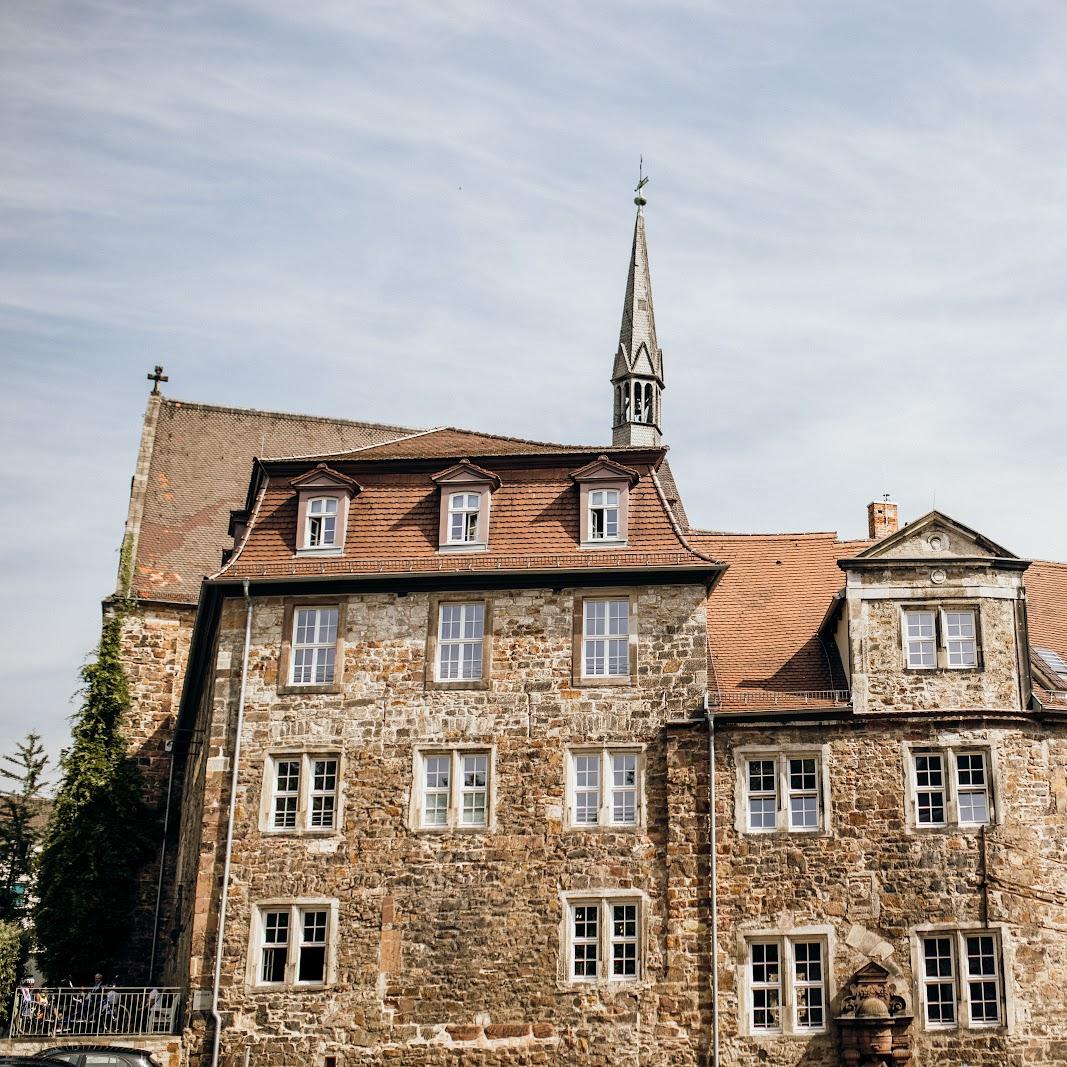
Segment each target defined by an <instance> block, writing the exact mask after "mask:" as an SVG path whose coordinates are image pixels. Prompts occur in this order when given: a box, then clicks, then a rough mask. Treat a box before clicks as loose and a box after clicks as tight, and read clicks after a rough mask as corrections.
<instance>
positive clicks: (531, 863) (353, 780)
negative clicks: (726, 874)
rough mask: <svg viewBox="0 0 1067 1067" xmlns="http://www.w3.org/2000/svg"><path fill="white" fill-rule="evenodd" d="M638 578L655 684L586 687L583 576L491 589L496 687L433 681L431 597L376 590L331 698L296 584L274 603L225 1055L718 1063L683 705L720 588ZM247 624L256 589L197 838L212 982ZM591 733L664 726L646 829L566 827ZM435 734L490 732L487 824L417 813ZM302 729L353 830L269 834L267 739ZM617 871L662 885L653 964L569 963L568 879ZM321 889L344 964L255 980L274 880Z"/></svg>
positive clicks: (641, 628)
mask: <svg viewBox="0 0 1067 1067" xmlns="http://www.w3.org/2000/svg"><path fill="white" fill-rule="evenodd" d="M636 593H637V629H638V634H639V639H638V645H639V651H638V674H637V679H636V684H634V685H624V686H590V687H587V686H582V687H575V686H574V685H573V684H572V674H571V659H572V613H573V603H574V591H573V590H560V591H549V590H544V589H538V590H528V591H524V590H518V591H515V590H512V591H507V592H496V593H485V594H479V593H476V592H475V593H471V594H470V595H471V598H472V599H474V598H479V597H481V596H485V597H487V598H489V599H491V601H492V604H493V631H494V636H493V641H494V645H493V664H492V684H491V686H490V687H489V688H488V689H485V690H462V691H450V690H435V689H427V687H426V685H425V684H424V675H425V654H426V636H427V627H428V622H429V621H430V611H431V609H430V599H429V597H428V596H427V595H425V594H414V593H413V594H411V595H407V596H397V595H394V594H372V595H371V594H367V595H357V596H351V597H349V598H347V632H346V635H345V653H344V682H343V686H342V692H340V693H338V694H319V695H306V694H295V695H290V694H285V695H283V694H279V692H278V689H277V685H276V679H277V674H278V668H279V663H278V659H279V649H280V646H281V638H282V627H283V619H284V610H285V609H284V605H283V602H282V601H281V600H279V599H267V600H256V601H255V607H254V616H253V630H252V650H251V655H250V664H249V677H248V693H247V703H246V709H245V728H244V732H243V746H244V747H243V751H242V756H241V761H240V773H239V778H238V808H237V818H236V822H235V837H234V848H233V867H232V878H231V895H230V904H229V909H228V918H227V933H226V949H225V961H224V968H223V973H224V979H223V990H222V1006H223V1010H224V1012H225V1014H226V1027H225V1029H224V1032H223V1051H224V1056H223V1061H224V1062H226V1063H236V1062H241V1057H242V1056H243V1054H244V1049H245V1047H246V1045H251V1052H250V1062H251V1064H253V1065H254V1067H267V1065H271V1067H280V1065H282V1064H289V1065H293V1064H297V1063H299V1064H300V1065H301V1067H305V1065H306V1067H320V1065H321V1064H323V1063H324V1057H325V1056H326V1055H336V1056H337V1057H338V1060H337V1063H338V1064H353V1063H365V1062H367V1063H379V1062H390V1063H396V1064H434V1063H442V1064H444V1063H448V1064H455V1063H470V1064H490V1063H492V1064H512V1063H514V1064H519V1063H522V1064H527V1063H529V1064H535V1063H546V1064H547V1063H582V1064H591V1065H592V1064H597V1065H605V1064H612V1065H613V1067H614V1065H616V1064H631V1063H633V1064H636V1063H638V1062H640V1063H642V1064H652V1063H662V1064H668V1063H669V1064H696V1063H699V1062H702V1060H701V1056H702V1055H703V1051H702V1050H703V1049H704V1048H705V1047H706V1037H707V1034H706V1027H703V1026H702V1025H701V1013H700V1006H699V1004H698V998H699V993H698V989H699V982H698V981H697V980H694V976H693V973H692V969H693V967H694V966H696V965H697V962H698V960H699V952H698V951H697V949H698V946H699V942H700V939H701V936H702V935H701V933H700V930H701V927H700V923H701V922H702V921H703V919H702V917H701V910H700V909H701V899H703V900H704V901H705V903H706V897H707V893H706V886H707V881H706V872H704V874H703V885H704V887H705V888H704V889H703V891H702V890H701V888H700V886H701V877H702V876H701V872H700V869H699V864H700V862H701V861H700V853H699V832H698V829H697V827H698V826H699V824H700V819H701V816H700V815H699V814H696V813H695V811H694V805H695V804H696V801H695V800H694V797H693V793H692V790H693V786H694V783H693V782H692V781H691V780H690V777H691V776H690V774H689V772H688V771H686V770H685V769H684V768H676V767H674V766H669V763H668V753H667V748H668V741H667V730H666V729H665V724H666V723H667V722H668V721H671V720H678V719H692V718H693V717H695V716H696V717H698V716H699V714H700V711H701V706H702V700H703V695H704V691H705V688H706V684H707V675H706V621H705V609H704V589H703V587H702V586H688V587H676V588H670V587H665V586H656V587H644V588H639V589H638V590H636ZM599 595H603V594H599ZM243 623H244V612H243V605H242V604H241V603H240V602H239V601H235V602H230V603H229V604H227V605H226V607H225V610H224V614H223V620H222V625H221V629H220V638H219V647H218V650H217V655H216V672H215V679H214V686H213V690H212V692H211V693H210V694H209V696H208V698H207V701H206V708H207V709H208V711H209V712H210V715H211V717H212V722H211V726H210V729H209V735H208V737H207V744H206V749H205V753H204V758H203V759H202V760H201V761H200V765H201V767H202V774H203V791H204V792H203V826H202V829H201V835H200V844H199V849H198V850H194V849H193V847H192V844H191V842H187V843H186V844H185V846H183V847H184V848H185V849H186V850H187V852H188V856H189V858H190V863H192V862H194V858H193V857H194V852H195V853H196V857H195V862H198V864H199V872H200V873H199V876H198V882H197V885H196V886H195V888H190V889H187V890H186V892H187V894H189V896H188V897H187V899H193V900H195V915H194V916H193V919H192V923H191V930H190V932H189V938H190V943H191V945H192V957H193V958H192V963H191V977H192V981H193V982H194V983H195V982H197V981H198V980H199V983H200V984H201V985H203V986H205V987H206V986H207V985H209V981H208V978H209V976H210V971H211V967H212V965H213V947H214V946H213V930H214V925H215V922H216V918H217V917H216V915H215V914H214V908H215V906H216V905H217V890H218V887H219V883H218V866H217V865H218V862H219V860H220V859H221V841H222V838H223V836H224V824H223V819H222V816H223V815H224V809H225V804H226V802H227V800H228V790H229V760H228V758H227V754H228V753H229V752H230V751H231V750H232V743H233V738H232V726H231V725H230V724H232V723H233V721H234V715H235V707H236V699H237V691H238V687H239V681H240V678H239V674H240V660H241V646H242V642H243ZM590 742H604V743H609V742H629V743H638V744H641V745H644V746H645V750H644V751H645V760H646V771H645V797H646V811H647V821H646V824H645V825H644V826H642V827H641V828H639V829H627V830H615V829H606V828H591V829H583V830H572V829H567V828H566V827H565V825H564V779H565V771H564V767H565V750H566V747H567V745H568V744H569V743H590ZM420 743H449V744H451V743H468V744H469V743H474V744H477V745H480V746H485V747H489V746H492V747H493V752H494V763H495V783H496V785H495V791H496V803H495V821H494V824H493V825H492V826H491V828H490V829H489V830H488V831H477V832H472V831H452V832H425V831H415V830H412V829H411V828H410V826H409V804H410V801H411V789H412V780H413V754H414V746H416V745H417V744H420ZM300 745H304V746H307V747H309V748H313V749H314V750H317V751H320V752H321V751H324V750H329V751H336V752H338V753H340V754H341V758H342V777H343V790H342V805H343V817H342V829H341V832H340V833H338V834H336V835H330V836H327V837H316V838H307V837H301V836H298V835H285V836H277V835H270V836H269V838H268V836H267V835H266V834H264V833H263V832H262V831H261V830H260V829H259V813H260V805H261V802H262V791H263V788H264V766H265V761H266V757H267V754H268V752H270V751H271V750H273V749H277V748H278V747H279V746H281V747H285V746H300ZM679 775H680V776H681V777H680V778H679V777H678V776H679ZM675 779H677V781H675ZM698 793H699V790H698ZM672 796H673V797H675V798H676V799H677V801H678V803H677V804H675V801H674V800H672V799H671V797H672ZM704 818H705V819H706V805H705V809H704ZM704 835H705V841H706V830H705V831H704ZM704 855H706V849H705V850H704ZM676 886H677V892H676ZM620 889H624V890H632V891H633V892H635V893H640V894H643V895H644V897H645V902H646V903H645V910H644V917H645V925H646V930H645V933H644V938H643V941H644V945H645V965H644V966H645V971H644V975H643V977H642V979H641V980H640V981H637V982H633V983H620V984H618V985H617V986H612V987H583V986H578V985H575V984H573V983H570V982H569V981H567V980H566V975H565V974H564V970H563V961H562V959H561V924H562V920H563V906H562V902H561V894H562V893H566V892H572V891H573V892H588V893H590V894H591V895H595V894H596V893H597V892H599V891H601V890H620ZM306 896H322V897H327V898H330V899H335V900H336V901H337V902H338V929H337V931H336V935H337V936H336V941H335V946H334V954H335V961H336V982H335V983H334V984H333V985H331V986H329V987H328V988H326V989H324V990H299V991H297V990H285V991H278V990H270V991H258V990H256V989H255V988H252V987H250V985H249V984H248V982H247V980H246V965H247V959H248V951H249V938H250V920H251V918H252V914H253V907H254V905H255V903H256V901H261V900H266V899H273V898H287V899H293V898H298V897H306ZM705 910H706V909H705ZM705 1009H706V1005H705ZM705 1014H706V1010H705ZM189 1036H190V1038H192V1039H193V1043H194V1044H195V1037H196V1035H195V1033H193V1032H191V1033H190V1035H189ZM192 1062H194V1063H196V1062H197V1057H196V1056H195V1054H194V1056H193V1059H192Z"/></svg>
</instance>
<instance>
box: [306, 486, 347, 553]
mask: <svg viewBox="0 0 1067 1067" xmlns="http://www.w3.org/2000/svg"><path fill="white" fill-rule="evenodd" d="M320 502H321V503H323V504H327V503H332V504H333V511H332V512H331V511H328V510H325V509H324V510H322V511H320V512H317V513H313V512H312V508H313V507H314V505H315V504H318V503H320ZM331 518H332V519H333V533H332V536H331V537H330V540H329V541H327V540H325V539H320V540H319V542H318V543H317V544H316V543H313V541H312V528H313V524H314V522H315V521H316V520H322V521H321V525H320V530H324V529H325V525H326V520H328V519H331ZM343 520H344V510H343V507H342V504H341V498H340V497H339V496H336V495H334V494H329V493H324V494H321V495H319V496H309V497H308V498H307V501H306V503H305V506H304V543H303V545H302V546H301V547H303V548H305V549H307V550H309V551H312V552H316V551H317V552H325V551H328V550H331V549H336V548H339V547H340V546H341V538H340V537H339V534H341V532H342V530H341V523H342V521H343Z"/></svg>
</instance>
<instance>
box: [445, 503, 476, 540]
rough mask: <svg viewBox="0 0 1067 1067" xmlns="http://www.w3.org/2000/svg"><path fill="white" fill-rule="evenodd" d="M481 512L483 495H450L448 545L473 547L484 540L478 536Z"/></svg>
mask: <svg viewBox="0 0 1067 1067" xmlns="http://www.w3.org/2000/svg"><path fill="white" fill-rule="evenodd" d="M481 511H482V496H481V493H451V494H449V497H448V543H449V544H450V545H473V544H477V543H479V542H480V541H483V540H484V538H480V537H479V536H478V523H479V516H480V515H481Z"/></svg>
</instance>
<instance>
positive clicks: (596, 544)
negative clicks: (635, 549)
mask: <svg viewBox="0 0 1067 1067" xmlns="http://www.w3.org/2000/svg"><path fill="white" fill-rule="evenodd" d="M578 547H579V548H626V538H625V537H620V538H619V539H618V540H616V541H609V540H608V539H607V538H606V537H605V538H604V539H603V540H596V541H582V542H580V544H579V546H578Z"/></svg>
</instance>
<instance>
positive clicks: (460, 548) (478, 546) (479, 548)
mask: <svg viewBox="0 0 1067 1067" xmlns="http://www.w3.org/2000/svg"><path fill="white" fill-rule="evenodd" d="M437 551H438V552H488V551H489V545H488V544H486V543H485V542H484V541H475V542H472V543H471V544H454V545H452V544H446V545H438V546H437Z"/></svg>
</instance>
